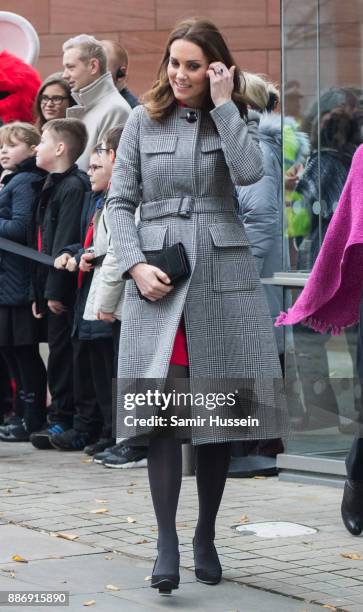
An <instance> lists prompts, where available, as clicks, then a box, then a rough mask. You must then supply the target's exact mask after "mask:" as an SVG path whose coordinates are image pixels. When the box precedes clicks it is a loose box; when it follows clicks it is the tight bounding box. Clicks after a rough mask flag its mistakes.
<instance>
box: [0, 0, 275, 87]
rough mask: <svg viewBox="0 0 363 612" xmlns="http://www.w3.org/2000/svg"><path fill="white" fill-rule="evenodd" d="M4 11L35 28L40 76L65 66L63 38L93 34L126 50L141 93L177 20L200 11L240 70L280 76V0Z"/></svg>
mask: <svg viewBox="0 0 363 612" xmlns="http://www.w3.org/2000/svg"><path fill="white" fill-rule="evenodd" d="M1 10H5V11H11V12H14V13H18V14H19V15H22V16H23V17H25V18H26V19H28V20H29V21H30V22H31V23H32V24H33V26H34V27H35V29H36V30H37V32H38V34H39V37H40V59H39V62H38V66H37V67H38V69H39V71H40V73H41V75H42V77H46V76H47V75H48V74H50V73H51V72H55V71H57V70H60V69H61V66H62V44H63V42H64V41H65V40H67V39H68V38H70V37H71V36H74V35H76V34H80V33H86V34H93V35H94V36H95V37H96V38H103V39H105V38H110V39H114V40H118V41H119V42H120V43H121V44H123V45H124V46H125V47H126V48H127V50H128V51H129V55H130V79H129V86H130V89H131V90H132V91H134V92H135V93H136V94H140V93H142V92H143V91H145V90H146V89H147V88H148V87H149V86H150V84H151V83H152V81H153V77H154V75H155V70H156V67H157V65H158V62H159V60H160V56H161V51H162V49H163V46H164V43H165V40H166V37H167V35H168V33H169V32H170V30H171V29H172V28H173V26H174V25H175V23H176V22H177V21H178V20H180V19H181V18H183V17H190V16H192V15H198V16H203V17H207V18H209V19H211V20H213V21H214V22H215V23H216V24H217V25H218V26H219V27H220V28H221V29H222V31H223V33H224V34H225V36H226V39H227V41H228V43H229V45H230V48H231V49H232V51H233V53H234V56H235V58H236V61H237V62H238V63H239V65H240V67H241V68H242V69H245V70H250V71H254V72H261V73H264V74H268V75H269V76H270V77H271V78H273V79H275V80H277V81H279V79H280V0H223V1H219V0H183V2H181V3H178V2H175V1H174V0H122V1H120V0H105V1H104V2H102V1H100V0H36V2H30V1H29V0H1Z"/></svg>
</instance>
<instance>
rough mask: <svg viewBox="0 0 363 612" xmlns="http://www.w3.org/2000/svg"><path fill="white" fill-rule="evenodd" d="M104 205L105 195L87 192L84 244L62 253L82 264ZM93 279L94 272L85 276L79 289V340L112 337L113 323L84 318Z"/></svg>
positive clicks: (75, 330) (75, 326)
mask: <svg viewBox="0 0 363 612" xmlns="http://www.w3.org/2000/svg"><path fill="white" fill-rule="evenodd" d="M103 205H104V194H102V193H93V192H87V193H86V194H85V196H84V202H83V208H82V216H81V231H80V235H81V240H82V242H81V243H75V244H70V245H68V246H65V247H64V248H63V249H62V250H61V253H71V254H72V255H73V256H74V257H75V259H76V260H77V262H78V263H79V262H80V259H81V255H82V253H84V248H83V243H84V240H85V238H86V234H87V230H88V227H89V225H90V223H91V221H92V219H93V216H94V214H95V212H96V210H102V207H103ZM77 276H78V273H77ZM92 277H93V271H91V272H86V273H85V274H83V279H82V286H81V287H80V288H78V289H77V294H76V302H75V305H74V321H73V329H72V336H76V337H78V338H79V340H97V339H98V338H111V337H112V323H108V322H107V321H86V320H85V319H84V318H83V313H84V309H85V307H86V302H87V297H88V293H89V290H90V287H91V283H92Z"/></svg>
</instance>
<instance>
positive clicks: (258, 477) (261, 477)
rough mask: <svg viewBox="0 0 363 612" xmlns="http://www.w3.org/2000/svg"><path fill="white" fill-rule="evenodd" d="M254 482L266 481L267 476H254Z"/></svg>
mask: <svg viewBox="0 0 363 612" xmlns="http://www.w3.org/2000/svg"><path fill="white" fill-rule="evenodd" d="M253 478H254V480H266V478H267V476H254V477H253Z"/></svg>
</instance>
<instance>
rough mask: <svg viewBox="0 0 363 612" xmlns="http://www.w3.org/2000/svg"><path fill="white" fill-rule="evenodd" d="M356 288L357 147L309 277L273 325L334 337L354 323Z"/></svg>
mask: <svg viewBox="0 0 363 612" xmlns="http://www.w3.org/2000/svg"><path fill="white" fill-rule="evenodd" d="M332 180H334V179H333V177H332ZM362 290H363V145H361V146H360V147H359V148H358V149H357V151H356V152H355V154H354V157H353V160H352V166H351V169H350V172H349V175H348V178H347V182H346V184H345V186H344V189H343V191H342V194H341V197H340V200H339V204H338V207H337V209H336V211H335V213H334V215H333V217H332V220H331V222H330V224H329V227H328V230H327V233H326V235H325V238H324V242H323V245H322V247H321V249H320V252H319V255H318V258H317V260H316V262H315V265H314V267H313V269H312V272H311V275H310V277H309V280H308V282H307V284H306V286H305V287H304V289H303V291H302V293H301V294H300V296H299V298H298V299H297V300H296V302H295V304H294V306H293V307H292V308H289V310H288V312H287V313H286V312H282V313H281V314H280V315H279V317H278V318H277V320H276V323H275V325H276V327H278V326H280V325H294V324H295V323H299V322H301V323H304V324H305V325H308V326H309V327H311V328H312V329H314V330H315V331H318V332H321V333H326V332H330V333H332V334H333V335H337V334H339V333H340V332H341V331H342V329H343V328H344V327H348V326H349V325H354V323H356V322H357V321H358V319H359V305H360V300H361V296H362Z"/></svg>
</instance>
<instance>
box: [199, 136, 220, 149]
mask: <svg viewBox="0 0 363 612" xmlns="http://www.w3.org/2000/svg"><path fill="white" fill-rule="evenodd" d="M221 148H222V142H221V139H220V137H219V136H217V135H213V136H208V137H207V138H206V139H205V140H203V141H202V144H201V146H200V149H201V151H203V153H211V152H212V151H218V149H221Z"/></svg>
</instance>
